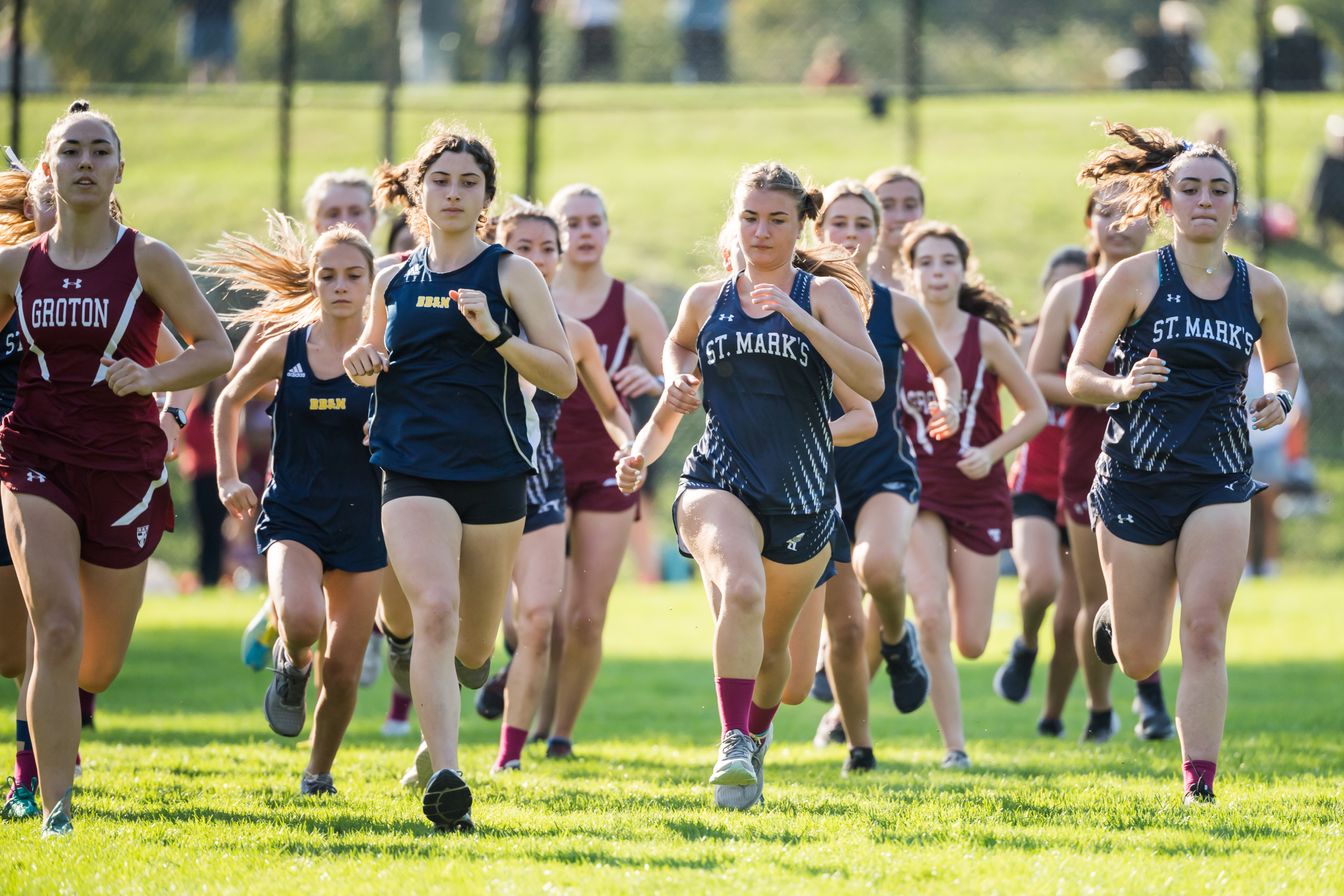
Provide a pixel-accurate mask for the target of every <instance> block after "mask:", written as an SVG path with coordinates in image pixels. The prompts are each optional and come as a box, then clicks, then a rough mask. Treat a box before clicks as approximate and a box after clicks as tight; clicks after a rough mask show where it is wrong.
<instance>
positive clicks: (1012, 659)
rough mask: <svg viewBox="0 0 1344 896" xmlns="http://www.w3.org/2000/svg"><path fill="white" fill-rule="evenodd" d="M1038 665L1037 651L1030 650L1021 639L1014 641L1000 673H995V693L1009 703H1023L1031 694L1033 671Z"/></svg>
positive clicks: (1000, 668)
mask: <svg viewBox="0 0 1344 896" xmlns="http://www.w3.org/2000/svg"><path fill="white" fill-rule="evenodd" d="M1035 665H1036V651H1034V650H1028V649H1027V645H1026V644H1023V643H1022V639H1021V638H1017V639H1016V640H1014V641H1013V649H1012V650H1011V651H1009V653H1008V659H1007V660H1006V661H1005V662H1004V664H1003V665H1002V666H1000V667H999V671H998V672H995V673H994V693H996V694H998V695H999V696H1000V697H1002V698H1003V699H1005V700H1007V701H1008V702H1009V703H1021V702H1022V701H1023V700H1025V699H1027V695H1028V694H1029V693H1031V670H1032V667H1033V666H1035Z"/></svg>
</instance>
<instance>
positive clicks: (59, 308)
mask: <svg viewBox="0 0 1344 896" xmlns="http://www.w3.org/2000/svg"><path fill="white" fill-rule="evenodd" d="M42 158H43V161H42V165H41V171H42V176H43V177H44V178H45V179H50V180H51V181H52V182H53V184H54V186H55V192H56V196H57V203H56V224H55V225H54V227H53V228H52V230H51V231H49V232H48V233H46V234H43V235H42V236H41V237H38V238H37V239H36V240H34V241H33V242H31V243H29V244H27V245H23V246H16V247H14V248H11V249H5V250H3V251H0V319H3V320H4V321H6V322H8V319H9V317H10V315H11V314H13V315H15V316H17V317H18V320H19V327H20V329H21V330H22V332H23V336H24V344H25V346H26V347H27V351H26V352H25V354H24V356H23V359H22V360H21V361H20V367H19V385H18V392H17V397H16V399H15V404H14V409H13V410H12V411H10V413H9V414H8V415H7V416H6V417H5V419H4V423H3V425H2V426H0V480H3V482H4V485H5V488H4V489H3V495H2V496H0V497H2V498H3V504H4V515H5V530H6V536H7V537H8V539H9V545H10V549H11V552H12V553H13V555H14V560H15V566H16V568H17V570H18V572H19V581H20V583H21V584H22V585H23V586H24V600H25V602H26V603H27V605H28V608H29V613H30V617H31V619H32V624H33V630H34V639H35V644H36V648H35V652H34V662H33V672H32V678H31V683H30V687H29V692H28V710H29V726H30V729H31V731H32V734H33V746H34V752H35V755H36V758H37V765H38V769H39V773H40V775H41V779H42V802H43V804H44V806H43V808H44V810H45V812H46V818H45V820H44V822H43V833H44V835H51V836H59V835H64V834H68V833H70V832H71V831H72V830H73V827H72V825H71V823H70V813H71V804H70V789H71V784H72V782H73V778H74V764H75V753H76V751H77V749H78V745H79V722H80V719H79V711H78V705H77V699H76V696H77V688H78V686H79V685H81V684H82V685H84V686H85V689H86V690H89V691H93V692H99V691H102V690H105V689H106V688H107V687H108V685H109V684H111V682H112V680H113V679H114V678H115V677H116V675H117V673H118V672H119V671H120V668H121V664H122V662H123V661H124V659H125V655H126V649H127V647H128V646H129V644H130V635H131V630H132V629H133V627H134V625H135V617H136V615H137V613H138V611H139V607H140V602H141V600H142V599H143V594H144V579H145V568H146V563H147V561H148V559H149V555H150V554H151V553H153V551H154V548H155V547H156V546H157V545H158V542H159V539H160V538H161V537H162V535H163V532H164V531H165V530H166V529H169V528H171V526H172V522H173V517H172V501H171V498H170V497H169V495H168V490H167V489H165V488H163V487H162V486H163V485H165V484H166V483H167V480H168V474H167V468H166V467H165V466H164V461H165V457H166V455H167V453H168V444H167V440H166V438H165V436H164V433H163V430H162V428H161V427H160V423H159V418H160V414H159V412H158V410H157V408H156V407H155V403H154V399H153V397H152V396H153V393H154V392H156V391H169V390H182V389H187V388H191V387H194V386H197V385H199V384H201V383H204V382H206V381H208V380H210V379H212V378H213V377H215V376H218V375H219V374H221V373H223V372H224V371H225V370H226V369H227V368H228V364H229V361H230V360H231V357H232V355H231V352H230V349H229V343H228V338H227V337H226V336H225V335H224V329H223V327H222V326H221V325H220V323H219V319H218V318H217V317H216V316H215V314H214V311H213V310H212V309H211V308H210V305H209V303H207V302H206V300H205V297H204V296H202V295H201V293H200V290H199V289H197V288H196V284H195V281H193V280H192V278H191V274H190V273H189V272H188V271H187V268H186V265H184V264H183V263H182V261H181V259H180V258H178V257H177V255H176V253H174V252H173V251H172V249H170V248H168V247H167V246H166V245H164V244H163V243H159V242H157V241H155V240H151V239H149V238H147V237H145V236H142V235H141V234H139V233H137V232H136V231H134V230H131V229H129V228H127V227H125V226H124V225H121V224H119V223H118V222H117V221H116V219H115V218H114V217H113V215H112V207H111V199H112V191H113V188H114V186H115V184H117V183H118V182H120V180H121V176H122V171H123V168H124V163H123V161H122V158H121V141H120V138H119V137H118V136H117V133H116V130H115V128H114V127H113V125H112V122H111V121H110V120H109V119H107V118H106V117H105V116H102V115H100V114H98V113H95V112H91V111H90V110H89V106H88V103H85V102H83V101H80V102H76V103H74V104H72V105H71V107H70V110H69V111H68V112H67V113H66V114H65V115H63V116H62V117H61V118H59V119H57V121H56V123H55V124H54V125H53V126H52V128H51V130H50V131H49V132H48V134H47V138H46V140H45V142H44V149H43V156H42ZM165 310H167V312H168V314H169V315H170V317H171V318H172V321H173V324H174V325H175V326H176V327H177V329H178V331H179V332H181V333H182V334H183V335H184V336H185V337H186V338H187V340H188V341H189V342H190V343H192V345H191V347H190V348H189V349H187V350H186V351H185V352H183V353H182V354H181V355H180V356H178V357H177V358H175V359H173V360H172V361H169V362H167V363H165V364H161V365H156V364H155V356H156V352H157V343H158V336H159V332H160V329H161V323H162V320H163V316H164V311H165Z"/></svg>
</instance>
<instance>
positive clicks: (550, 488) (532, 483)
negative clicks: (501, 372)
mask: <svg viewBox="0 0 1344 896" xmlns="http://www.w3.org/2000/svg"><path fill="white" fill-rule="evenodd" d="M532 407H533V408H534V409H535V410H536V412H537V432H538V440H537V460H536V466H537V472H536V475H534V476H532V477H531V478H529V479H528V480H527V506H528V507H541V506H543V505H544V504H546V503H547V502H548V501H549V500H551V498H549V497H548V493H550V494H554V486H555V485H556V484H558V483H562V482H563V480H564V475H565V465H564V462H563V461H562V460H560V457H559V455H557V454H556V453H555V426H556V424H557V423H558V422H559V420H560V399H559V398H556V397H555V396H554V395H552V394H551V393H549V392H547V391H546V390H544V389H538V390H537V391H536V394H535V395H533V396H532ZM612 466H613V468H614V467H615V462H613V463H612ZM561 494H564V492H563V491H561Z"/></svg>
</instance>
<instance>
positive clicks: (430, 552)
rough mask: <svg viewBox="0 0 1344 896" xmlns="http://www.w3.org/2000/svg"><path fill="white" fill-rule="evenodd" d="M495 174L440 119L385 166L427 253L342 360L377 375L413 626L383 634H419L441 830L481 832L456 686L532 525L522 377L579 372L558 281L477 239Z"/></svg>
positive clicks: (398, 273) (392, 547) (379, 427)
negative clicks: (559, 308)
mask: <svg viewBox="0 0 1344 896" xmlns="http://www.w3.org/2000/svg"><path fill="white" fill-rule="evenodd" d="M497 172H498V169H497V166H496V162H495V156H494V153H493V151H492V150H491V148H490V146H489V144H488V143H487V142H486V141H485V140H484V139H483V138H481V137H478V136H476V135H474V134H471V133H469V132H467V131H465V130H463V129H461V128H458V127H445V126H443V125H436V126H434V127H433V128H432V129H431V131H430V133H429V135H428V137H427V139H426V140H425V141H424V142H423V143H422V144H421V145H420V147H419V148H418V149H417V151H416V153H415V156H414V157H413V158H412V159H410V160H409V161H407V162H404V163H402V164H400V165H384V166H383V167H382V168H380V169H379V172H378V191H379V193H380V194H381V195H382V196H383V197H385V198H391V199H394V200H396V201H399V202H401V203H402V204H404V205H406V206H407V214H408V216H409V218H410V220H411V227H412V229H413V230H414V231H415V232H416V235H417V236H418V237H419V238H420V248H418V249H416V250H415V251H414V252H413V253H412V254H411V257H410V259H409V260H407V261H406V262H405V263H404V264H401V265H398V266H395V267H391V268H387V269H385V270H384V271H382V272H381V273H380V274H379V275H378V279H377V282H376V283H375V285H374V290H373V305H372V308H371V311H370V314H369V319H368V323H367V325H366V327H365V330H364V333H363V334H362V335H361V337H360V341H359V343H358V344H357V345H356V346H355V347H354V348H352V349H351V350H350V351H349V352H348V353H347V354H346V357H345V370H346V373H347V374H349V375H350V377H351V379H353V380H354V381H355V382H357V383H360V384H365V385H372V384H376V386H375V399H374V400H375V402H376V405H375V411H374V415H373V419H372V422H371V424H370V429H369V444H370V447H371V448H372V450H373V455H372V458H373V462H374V464H376V465H377V466H379V467H380V468H381V469H382V470H383V477H384V479H383V495H382V521H383V536H384V539H385V541H386V544H387V552H388V559H389V561H390V563H391V566H392V568H393V571H394V572H395V574H396V577H397V580H398V581H399V582H400V584H401V586H402V589H403V590H404V591H405V594H406V597H407V601H408V603H409V606H410V611H411V616H412V624H413V631H404V632H393V631H389V630H388V629H387V628H386V627H385V628H384V631H385V632H386V633H388V634H389V635H392V636H394V637H397V638H399V639H401V640H402V641H403V643H404V642H405V641H407V640H409V638H410V636H411V635H412V634H414V636H415V649H414V652H413V653H412V654H411V657H410V670H409V671H410V683H411V684H412V689H411V692H412V695H413V697H414V699H415V705H416V712H417V715H418V716H419V718H420V728H421V733H422V734H423V736H424V741H425V746H426V750H425V753H424V760H423V764H424V766H425V767H426V768H425V770H426V771H428V772H432V773H431V774H428V775H426V778H427V780H426V783H425V791H424V797H423V801H422V806H423V809H424V813H425V815H426V817H427V818H428V819H429V820H430V821H431V822H432V823H433V824H434V826H435V828H437V829H439V830H471V829H472V827H473V823H472V820H471V814H470V810H471V805H472V794H471V790H470V788H469V787H468V785H467V783H466V781H465V779H464V778H463V777H462V773H461V771H460V770H459V768H460V766H459V762H458V728H459V724H460V715H461V698H460V695H459V690H458V684H459V683H461V684H463V685H465V686H467V687H470V688H479V687H480V686H481V685H482V684H484V683H485V680H486V679H487V678H488V677H489V671H490V657H491V655H492V654H493V652H494V646H495V636H496V633H497V632H498V631H499V623H500V616H501V614H502V611H503V607H504V602H505V600H506V599H507V596H508V593H509V580H510V577H511V574H512V571H513V567H514V561H515V559H516V556H517V551H518V544H519V540H520V539H521V538H522V534H523V524H524V518H525V516H526V510H527V497H526V489H527V478H528V477H529V476H530V475H531V474H532V473H533V472H534V470H535V466H534V465H535V462H536V454H535V452H536V441H537V438H538V436H539V433H538V431H537V422H536V413H535V411H534V410H533V408H532V405H531V403H530V402H529V401H528V399H527V398H526V396H524V395H523V393H522V388H521V386H520V384H519V379H520V378H523V379H526V380H527V381H529V382H531V383H533V384H534V385H536V386H537V388H539V389H545V390H546V391H548V392H551V393H552V394H554V395H557V396H560V397H562V398H563V397H565V396H567V395H569V394H570V392H572V391H573V390H574V387H575V383H576V375H575V372H574V362H573V360H572V358H571V357H570V353H569V345H568V342H567V340H566V339H565V334H564V330H563V328H562V326H561V324H560V320H559V317H558V315H557V314H556V312H555V306H554V304H553V303H552V301H551V297H550V294H549V292H548V291H547V288H546V281H545V280H544V279H543V278H542V276H541V274H540V273H538V271H537V269H536V267H535V266H534V265H533V264H532V263H531V262H529V261H527V260H526V259H522V258H518V257H517V256H514V255H513V254H512V253H511V252H509V251H508V250H507V249H505V248H503V247H502V246H498V245H493V244H491V245H487V244H486V243H485V242H483V241H482V240H481V239H480V238H479V237H478V235H477V229H478V227H479V226H480V225H481V223H482V222H483V221H484V212H485V209H486V208H487V206H488V205H489V203H490V201H491V200H492V199H493V198H494V196H495V189H496V183H497ZM520 329H525V330H526V332H527V337H528V338H527V340H526V341H525V340H523V339H520V338H517V336H516V334H517V332H518V331H519V330H520ZM383 621H384V623H386V622H387V620H386V618H384V620H383Z"/></svg>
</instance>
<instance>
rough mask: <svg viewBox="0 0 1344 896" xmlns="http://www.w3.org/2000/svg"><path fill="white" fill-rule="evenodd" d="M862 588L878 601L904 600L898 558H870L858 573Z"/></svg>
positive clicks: (886, 556) (903, 578)
mask: <svg viewBox="0 0 1344 896" xmlns="http://www.w3.org/2000/svg"><path fill="white" fill-rule="evenodd" d="M860 572H861V577H862V579H863V585H864V588H865V589H866V590H867V591H868V593H869V594H871V595H873V597H874V598H876V599H878V600H883V601H888V600H905V573H904V570H902V569H901V562H900V557H899V556H888V555H886V554H885V553H883V554H879V555H877V556H874V557H870V558H869V559H868V560H867V562H865V563H864V565H863V569H862V570H861V571H860Z"/></svg>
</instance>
